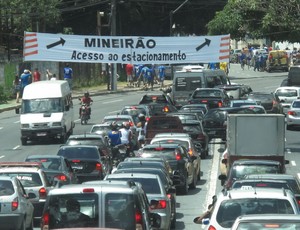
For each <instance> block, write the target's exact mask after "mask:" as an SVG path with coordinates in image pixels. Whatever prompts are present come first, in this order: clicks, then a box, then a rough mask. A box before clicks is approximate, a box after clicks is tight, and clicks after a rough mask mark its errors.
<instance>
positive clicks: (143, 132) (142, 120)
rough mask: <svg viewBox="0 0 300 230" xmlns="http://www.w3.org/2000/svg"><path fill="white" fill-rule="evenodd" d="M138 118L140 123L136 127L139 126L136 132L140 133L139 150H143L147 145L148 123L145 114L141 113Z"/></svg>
mask: <svg viewBox="0 0 300 230" xmlns="http://www.w3.org/2000/svg"><path fill="white" fill-rule="evenodd" d="M138 118H139V122H138V123H137V125H136V126H137V129H136V131H137V132H138V142H139V148H142V147H143V146H144V145H145V138H146V126H147V121H146V117H145V115H144V114H143V113H141V114H140V115H139V116H138Z"/></svg>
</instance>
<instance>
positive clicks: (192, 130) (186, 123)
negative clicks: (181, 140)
mask: <svg viewBox="0 0 300 230" xmlns="http://www.w3.org/2000/svg"><path fill="white" fill-rule="evenodd" d="M181 123H182V126H183V129H184V132H185V133H188V134H189V135H190V136H191V137H192V139H193V142H194V143H195V144H197V143H200V144H201V146H202V149H203V151H201V158H202V159H204V158H206V157H207V156H208V144H209V137H208V135H207V134H206V132H205V131H204V128H203V126H202V122H201V121H198V120H181Z"/></svg>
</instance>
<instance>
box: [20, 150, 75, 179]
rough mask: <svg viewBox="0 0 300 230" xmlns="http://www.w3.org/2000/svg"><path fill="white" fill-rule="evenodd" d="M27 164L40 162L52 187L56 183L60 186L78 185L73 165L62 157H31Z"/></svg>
mask: <svg viewBox="0 0 300 230" xmlns="http://www.w3.org/2000/svg"><path fill="white" fill-rule="evenodd" d="M25 162H40V163H41V166H42V168H43V171H44V172H45V174H46V176H47V179H48V181H49V182H50V183H51V184H52V185H55V181H58V182H59V183H60V185H65V184H77V183H78V178H77V176H76V174H75V173H74V172H73V169H72V166H71V164H70V163H69V161H68V160H67V159H66V158H64V157H62V156H56V155H30V156H28V157H27V158H26V159H25Z"/></svg>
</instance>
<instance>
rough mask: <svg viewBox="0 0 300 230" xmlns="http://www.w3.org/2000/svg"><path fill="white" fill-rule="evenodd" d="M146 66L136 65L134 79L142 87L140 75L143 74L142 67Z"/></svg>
mask: <svg viewBox="0 0 300 230" xmlns="http://www.w3.org/2000/svg"><path fill="white" fill-rule="evenodd" d="M143 67H144V66H143V65H141V64H139V65H134V81H135V82H136V83H135V84H136V86H137V87H140V83H141V81H140V75H141V71H142V68H143Z"/></svg>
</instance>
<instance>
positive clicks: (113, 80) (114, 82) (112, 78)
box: [110, 0, 117, 91]
mask: <svg viewBox="0 0 300 230" xmlns="http://www.w3.org/2000/svg"><path fill="white" fill-rule="evenodd" d="M116 4H117V3H116V0H111V15H110V16H111V25H110V35H111V36H116V35H117V31H116V29H117V28H116V17H117V9H116V7H117V6H116ZM110 67H111V76H110V82H111V91H117V64H116V63H112V64H111V66H110Z"/></svg>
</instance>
